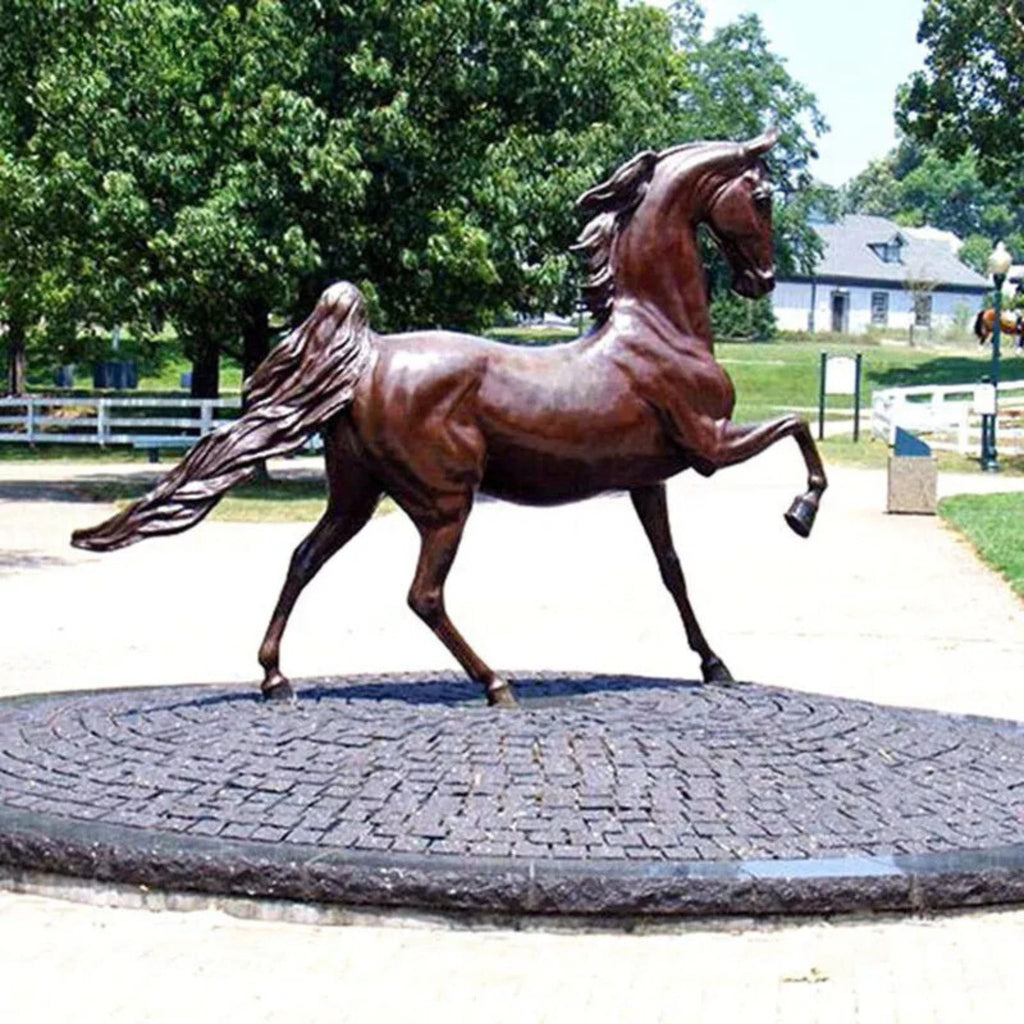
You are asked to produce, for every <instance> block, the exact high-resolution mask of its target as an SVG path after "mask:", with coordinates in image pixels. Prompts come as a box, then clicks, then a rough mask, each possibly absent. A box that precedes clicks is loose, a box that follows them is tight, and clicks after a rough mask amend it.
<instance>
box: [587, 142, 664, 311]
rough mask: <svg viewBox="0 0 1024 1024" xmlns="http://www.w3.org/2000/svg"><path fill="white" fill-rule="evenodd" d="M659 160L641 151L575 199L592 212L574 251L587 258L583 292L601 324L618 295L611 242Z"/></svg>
mask: <svg viewBox="0 0 1024 1024" xmlns="http://www.w3.org/2000/svg"><path fill="white" fill-rule="evenodd" d="M659 159H660V155H659V154H658V153H655V152H654V151H653V150H650V149H646V150H644V151H643V152H642V153H638V154H637V155H636V156H635V157H633V159H632V160H628V161H627V162H626V163H624V164H623V165H622V166H621V167H620V168H619V169H618V170H617V171H616V172H615V173H614V174H613V175H612V176H611V177H610V178H609V179H608V180H607V181H603V182H601V184H600V185H595V186H594V187H593V188H592V189H590V190H589V191H587V192H584V193H583V195H582V196H580V198H579V199H578V200H577V202H576V209H578V210H582V211H583V212H584V213H589V214H591V215H592V216H591V219H590V220H589V221H588V222H587V223H586V224H585V225H584V227H583V230H582V231H581V232H580V234H579V238H577V239H576V242H575V244H574V245H573V246H571V250H572V252H578V253H582V254H583V256H584V258H585V259H586V266H587V279H586V281H585V282H584V283H583V284H582V285H581V287H580V295H581V296H582V298H583V301H584V302H585V303H586V305H587V308H588V309H589V310H590V313H591V315H592V316H593V317H594V320H595V321H596V322H597V324H598V326H600V325H601V324H603V323H605V322H606V321H607V320H608V317H610V316H611V312H612V301H613V299H614V295H615V274H614V268H613V267H612V265H611V255H612V243H613V242H614V241H615V237H616V235H618V233H619V232H620V231H621V230H622V229H623V228H624V227H625V226H626V225H627V224H628V223H629V221H630V218H631V217H632V216H633V211H634V210H635V209H636V208H637V207H638V206H639V205H640V203H641V202H643V198H644V196H645V195H647V186H648V185H649V184H650V181H651V177H652V175H653V174H654V168H655V167H656V166H657V163H658V160H659Z"/></svg>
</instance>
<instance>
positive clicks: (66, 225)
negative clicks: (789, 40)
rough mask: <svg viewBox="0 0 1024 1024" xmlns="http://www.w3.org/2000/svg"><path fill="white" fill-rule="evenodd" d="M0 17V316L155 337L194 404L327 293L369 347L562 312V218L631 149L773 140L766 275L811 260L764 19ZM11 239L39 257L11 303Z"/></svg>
mask: <svg viewBox="0 0 1024 1024" xmlns="http://www.w3.org/2000/svg"><path fill="white" fill-rule="evenodd" d="M0 5H4V9H5V13H6V10H8V9H9V10H10V11H12V12H14V13H15V14H17V16H18V17H19V18H21V21H20V22H19V23H18V25H19V28H18V31H19V33H20V34H19V35H18V39H20V40H21V41H22V43H23V44H24V45H22V46H21V49H18V47H14V48H11V49H9V50H5V51H4V56H3V59H4V60H6V61H7V64H5V65H4V67H7V68H10V69H11V71H12V75H11V76H9V78H5V80H4V82H3V84H0V108H2V109H0V118H2V119H3V121H2V126H0V141H2V152H3V161H4V162H3V164H2V165H0V203H3V204H4V205H3V210H2V212H7V211H16V212H17V213H18V216H17V217H14V216H12V217H10V218H9V219H4V218H0V220H3V223H2V224H0V295H2V296H3V298H2V299H0V301H2V302H3V310H4V316H5V317H6V318H7V320H8V322H11V316H10V310H11V309H12V308H14V306H15V305H17V303H21V304H22V306H24V307H25V308H26V310H27V311H26V312H25V313H24V314H23V315H20V316H21V318H20V320H19V321H18V322H19V323H21V324H22V325H23V327H24V326H25V325H33V324H35V325H37V326H38V325H46V330H47V331H48V332H49V333H50V335H53V332H54V331H55V330H56V325H58V324H61V323H64V324H72V325H73V324H78V325H80V326H84V327H85V328H86V336H87V337H88V334H89V329H91V328H95V327H99V326H101V325H106V326H108V327H109V325H111V324H114V323H124V324H129V325H131V326H132V327H133V330H134V333H135V334H137V335H145V334H146V333H147V332H152V330H153V329H154V328H155V327H157V326H159V325H162V324H164V323H170V324H173V326H174V327H175V328H176V329H177V334H178V337H179V338H180V339H181V344H183V346H184V348H185V351H186V352H187V353H188V354H189V356H190V357H191V358H192V359H193V363H194V367H195V372H194V375H193V389H194V392H195V393H197V394H210V393H214V392H215V391H216V381H217V360H218V357H219V354H220V353H221V352H222V351H228V352H231V353H233V354H235V355H238V356H240V357H241V358H242V360H243V363H244V366H245V368H246V369H247V370H250V369H251V368H252V367H253V366H254V365H255V363H256V362H258V361H259V359H260V358H262V355H263V354H264V353H265V352H266V350H267V347H268V344H269V340H270V334H271V330H270V327H271V323H272V322H276V323H282V322H287V321H289V320H291V319H293V318H294V317H295V316H296V315H297V314H298V313H299V312H300V311H303V312H304V311H305V310H306V309H307V308H308V306H309V303H310V302H311V300H312V298H313V296H314V295H315V294H316V293H317V292H318V291H319V289H320V288H321V287H322V286H323V284H324V283H325V282H326V281H327V280H328V279H331V278H336V277H346V278H349V279H351V280H354V281H356V282H357V283H358V284H359V285H360V286H361V287H362V288H363V289H364V290H365V291H366V292H367V294H368V297H369V299H370V301H371V305H373V306H374V319H375V323H377V324H378V325H379V326H380V327H381V328H382V329H400V328H404V327H409V326H414V325H432V324H446V325H450V326H454V327H465V328H472V327H479V326H481V325H482V324H484V323H486V322H488V321H492V320H493V318H494V317H496V316H499V315H503V314H507V313H509V312H511V311H513V310H535V311H539V310H542V309H546V308H552V307H556V308H560V309H562V310H566V309H568V308H569V307H570V306H571V303H572V301H573V300H574V298H575V295H574V280H575V275H576V274H577V272H578V271H577V269H576V268H575V266H574V264H573V263H572V261H571V259H570V257H569V256H568V254H567V248H568V245H569V243H570V242H571V241H572V239H573V237H574V236H575V234H576V231H577V229H578V226H579V225H578V221H577V219H576V216H575V214H574V213H573V210H572V201H573V200H574V199H575V197H576V196H577V195H579V194H580V193H581V192H582V191H584V190H585V189H586V188H587V187H589V186H590V185H591V184H592V183H593V182H594V180H596V179H598V178H600V177H601V176H603V175H605V174H606V173H607V172H608V171H609V170H610V169H611V168H613V167H614V166H615V165H616V164H617V163H619V162H620V161H622V160H623V159H625V158H626V157H628V156H629V155H631V154H632V153H633V152H635V151H636V150H637V149H640V148H643V147H655V148H656V147H662V146H666V145H670V144H674V143H677V142H680V141H685V140H687V139H693V138H699V137H718V138H721V137H728V136H732V137H737V138H738V137H749V136H751V135H753V134H755V133H757V132H759V131H760V130H762V129H763V128H764V127H765V126H766V125H767V124H768V123H777V124H778V125H779V126H780V127H781V129H782V132H783V138H782V141H781V143H780V145H779V146H778V148H777V150H776V152H775V154H774V155H773V157H772V160H773V164H774V169H775V172H776V175H777V178H778V180H779V183H780V187H781V194H782V196H783V200H784V201H783V202H782V203H781V204H780V207H779V215H778V237H779V253H780V265H782V266H783V267H788V266H790V265H803V264H806V262H807V261H808V260H809V259H810V258H811V256H812V255H813V252H814V246H815V241H816V240H815V238H814V236H813V232H810V231H809V230H808V229H807V225H806V220H807V215H808V211H809V209H810V208H811V206H813V205H815V204H817V203H820V202H824V201H826V200H827V196H824V195H823V194H821V193H819V192H816V191H814V190H813V189H811V188H810V185H811V182H810V179H809V176H808V174H807V164H808V160H809V159H810V156H811V154H812V150H813V137H814V136H815V135H816V134H818V133H820V132H821V131H823V130H824V128H825V126H824V122H823V121H822V119H821V117H820V115H819V113H818V111H817V109H816V107H815V104H814V100H813V97H812V96H811V95H810V94H809V93H807V91H806V90H804V89H803V88H802V87H801V86H800V85H799V84H798V83H796V82H794V81H793V80H792V79H791V78H790V76H789V75H788V73H787V72H786V71H785V67H784V65H783V63H782V62H781V61H780V60H779V59H778V58H776V57H775V56H774V55H773V54H772V53H771V51H770V49H769V47H768V44H767V41H766V40H765V38H764V34H763V31H762V29H761V26H760V23H759V22H758V21H757V19H756V18H751V17H747V18H743V19H741V20H740V21H739V22H737V23H736V25H734V26H730V27H728V28H726V29H722V30H719V32H717V33H715V34H714V35H713V36H712V37H711V39H710V40H707V41H705V40H704V38H703V35H702V30H701V25H702V19H703V15H702V12H701V9H700V7H699V6H698V5H697V4H696V3H693V2H683V3H677V4H676V5H674V7H673V9H672V11H671V12H670V13H666V12H665V11H662V10H658V9H655V8H652V7H649V6H647V5H644V4H631V5H626V6H620V4H619V3H618V2H616V0H576V2H573V3H570V2H567V0H429V2H423V0H363V2H361V3H359V4H352V3H345V2H342V0H318V2H317V3H304V4H296V3H288V2H285V0H234V2H228V0H45V4H44V3H40V4H35V3H30V2H29V0H0ZM44 6H45V12H44V13H46V15H47V18H48V19H49V20H46V18H43V20H41V21H39V20H38V19H37V18H36V15H37V14H38V12H39V11H41V10H43V8H44ZM58 9H59V11H58ZM58 13H60V14H61V17H59V18H58V17H56V15H57V14H58ZM65 14H73V15H74V17H69V18H65V17H64V15H65ZM51 15H52V17H51ZM40 17H42V15H40ZM55 24H59V25H60V26H61V28H60V33H61V34H59V39H57V41H56V42H52V41H48V40H49V39H50V36H48V35H47V31H50V30H51V29H52V26H53V25H55ZM48 26H49V27H48ZM40 27H41V28H42V31H41V32H37V31H36V29H37V28H40ZM56 31H57V30H56V29H53V32H56ZM19 45H20V44H19ZM37 51H38V52H39V53H40V54H42V57H40V58H38V59H37V58H36V57H35V56H33V55H34V54H36V52H37ZM43 58H45V59H43ZM18 76H20V77H18ZM8 82H10V83H13V84H10V87H8ZM19 111H24V112H26V114H25V116H26V117H27V118H28V123H29V130H28V131H27V133H26V132H24V131H23V132H22V134H21V135H19V134H18V132H17V131H15V130H14V128H13V127H12V126H15V125H16V124H17V123H18V117H19V116H20V114H19ZM19 218H20V219H19ZM26 224H27V225H28V226H29V228H30V229H31V230H30V231H28V234H29V235H30V236H31V239H32V240H33V242H32V244H33V245H34V246H35V249H36V250H37V251H38V253H39V257H38V258H33V259H30V260H24V259H23V260H22V261H21V262H20V263H18V265H17V268H16V269H17V270H18V272H19V273H20V274H21V277H20V279H19V281H18V282H16V283H13V278H12V277H11V268H12V267H14V265H15V261H14V259H13V258H12V257H11V254H12V253H15V252H17V251H18V250H19V247H20V249H21V250H22V251H24V249H25V245H24V238H22V237H17V238H16V237H15V229H14V228H13V227H11V225H26ZM17 230H19V231H21V232H22V235H24V234H25V232H26V230H28V229H26V228H24V227H18V228H17ZM4 232H6V234H4ZM22 333H23V334H24V330H23V331H22ZM8 335H9V336H11V332H10V329H9V330H8ZM51 342H52V338H51V339H50V341H49V342H48V344H50V343H51Z"/></svg>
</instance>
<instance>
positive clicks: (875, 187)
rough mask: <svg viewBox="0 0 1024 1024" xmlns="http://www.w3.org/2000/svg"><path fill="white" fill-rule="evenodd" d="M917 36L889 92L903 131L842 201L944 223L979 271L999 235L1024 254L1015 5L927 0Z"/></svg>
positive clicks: (1015, 0)
mask: <svg viewBox="0 0 1024 1024" xmlns="http://www.w3.org/2000/svg"><path fill="white" fill-rule="evenodd" d="M918 40H919V42H921V43H922V44H924V46H925V48H926V56H925V62H924V67H923V68H922V69H921V70H920V71H917V72H915V73H914V74H913V75H912V76H911V78H910V80H909V81H908V82H907V83H906V85H905V86H904V87H903V88H902V89H901V90H900V92H899V95H898V96H897V100H896V121H897V125H898V126H899V128H900V129H901V131H902V139H901V141H900V143H899V145H898V146H897V147H896V148H895V149H894V150H893V151H892V152H891V153H890V154H889V155H888V156H886V157H885V158H884V159H882V160H879V161H875V162H873V163H871V164H870V165H869V166H868V167H867V168H866V169H865V170H864V171H863V172H862V173H861V174H859V175H857V177H855V178H854V179H853V180H852V181H851V182H849V183H848V185H847V186H846V188H845V190H844V192H845V194H844V196H843V199H844V202H845V205H846V208H847V209H848V210H850V211H855V212H861V213H878V214H883V215H885V216H889V217H893V218H894V219H896V220H897V221H899V222H901V223H904V224H907V225H908V226H915V225H920V224H924V223H928V224H931V225H933V226H935V227H938V228H943V229H945V230H947V231H953V232H955V233H956V234H957V235H959V236H960V237H961V238H962V239H964V246H963V249H962V250H961V252H960V256H961V259H963V260H964V262H966V263H967V264H969V265H970V266H972V267H974V268H975V269H976V270H978V271H980V272H984V271H985V263H986V260H987V257H988V254H989V252H990V251H991V249H992V246H993V245H994V243H995V242H996V241H998V240H1000V239H1002V240H1003V241H1004V242H1005V243H1006V246H1007V248H1008V249H1009V250H1010V252H1011V253H1013V254H1014V255H1015V257H1016V258H1017V262H1024V175H1022V174H1021V161H1020V157H1019V150H1020V142H1021V139H1022V138H1024V75H1022V72H1021V68H1022V67H1024V8H1022V5H1021V3H1020V0H930V2H929V3H927V4H925V5H924V9H923V11H922V15H921V22H920V26H919V29H918Z"/></svg>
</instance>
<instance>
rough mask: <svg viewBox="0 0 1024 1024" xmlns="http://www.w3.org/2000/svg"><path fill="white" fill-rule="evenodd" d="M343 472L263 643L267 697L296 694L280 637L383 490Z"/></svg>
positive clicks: (296, 557) (296, 558)
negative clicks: (303, 595) (301, 600)
mask: <svg viewBox="0 0 1024 1024" xmlns="http://www.w3.org/2000/svg"><path fill="white" fill-rule="evenodd" d="M339 476H340V477H341V479H340V480H339V482H338V484H337V486H336V485H335V480H334V478H332V493H331V500H330V502H329V503H328V506H327V510H326V511H325V512H324V514H323V516H322V518H321V519H320V521H319V522H318V523H317V524H316V526H314V527H313V530H312V532H311V533H310V534H309V536H308V537H306V539H305V540H304V541H303V542H302V543H301V544H300V545H299V546H298V547H297V548H296V549H295V551H294V552H293V554H292V558H291V562H290V563H289V566H288V575H287V577H286V578H285V582H284V586H283V587H282V588H281V594H280V596H279V597H278V599H277V605H276V607H275V608H274V613H273V615H272V616H271V618H270V623H269V625H268V626H267V632H266V634H265V635H264V637H263V642H262V643H261V644H260V651H259V662H260V665H261V666H262V668H263V682H262V684H261V685H260V689H261V691H262V693H263V696H264V697H266V698H268V699H269V700H289V699H291V698H292V696H293V691H292V687H291V683H289V681H288V679H287V678H286V677H285V676H284V675H282V673H281V669H280V652H281V638H282V636H283V635H284V631H285V627H286V626H287V625H288V618H289V616H290V615H291V613H292V609H293V608H294V607H295V602H296V601H297V600H298V597H299V595H300V594H301V593H302V591H303V589H304V588H305V586H306V584H307V583H309V581H310V580H312V579H313V577H314V576H315V575H316V574H317V573H318V572H319V571H320V569H321V568H322V567H323V565H324V563H325V562H326V561H327V560H328V559H329V558H330V557H331V556H332V555H334V554H336V553H337V552H338V551H339V550H340V549H341V548H342V547H344V545H345V544H347V543H348V541H350V540H351V539H352V538H353V537H354V536H355V535H356V534H357V533H358V532H359V531H360V530H361V529H362V528H363V527H364V526H365V525H366V523H367V522H368V521H369V520H370V517H371V516H372V515H373V511H374V509H375V508H376V507H377V502H378V501H379V500H380V496H381V488H380V487H379V486H378V485H377V484H376V482H375V481H373V480H372V479H371V478H370V477H369V476H368V475H367V474H365V473H362V472H359V471H357V470H354V469H350V470H349V471H347V472H344V473H342V474H339Z"/></svg>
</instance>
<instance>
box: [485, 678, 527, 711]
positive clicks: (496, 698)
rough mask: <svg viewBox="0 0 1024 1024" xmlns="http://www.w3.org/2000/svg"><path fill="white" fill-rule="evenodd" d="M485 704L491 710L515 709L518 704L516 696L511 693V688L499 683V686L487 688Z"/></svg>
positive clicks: (506, 684)
mask: <svg viewBox="0 0 1024 1024" xmlns="http://www.w3.org/2000/svg"><path fill="white" fill-rule="evenodd" d="M487 703H488V704H490V705H491V707H492V708H517V707H519V702H518V701H517V700H516V695H515V694H514V693H513V692H512V687H511V686H509V685H508V683H501V684H500V685H499V686H493V687H491V686H489V687H488V688H487Z"/></svg>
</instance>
